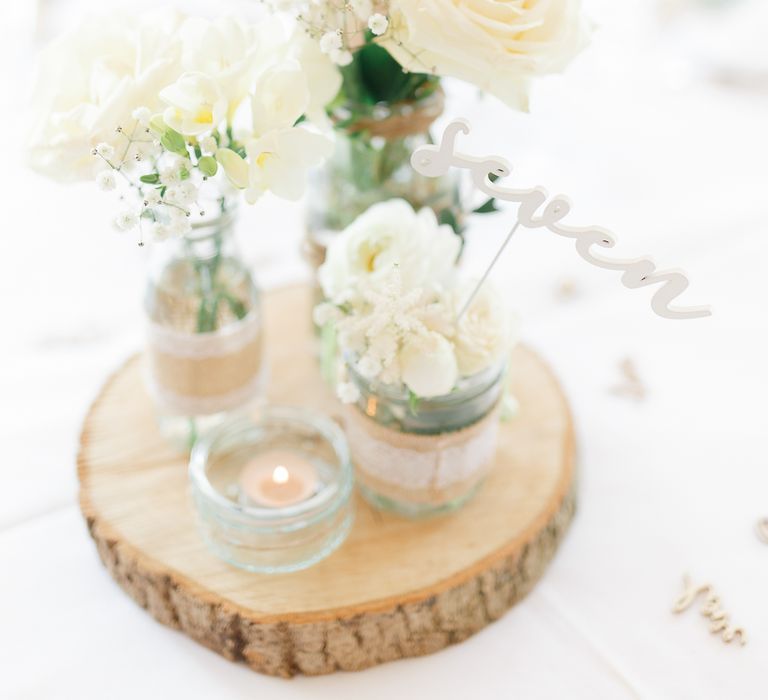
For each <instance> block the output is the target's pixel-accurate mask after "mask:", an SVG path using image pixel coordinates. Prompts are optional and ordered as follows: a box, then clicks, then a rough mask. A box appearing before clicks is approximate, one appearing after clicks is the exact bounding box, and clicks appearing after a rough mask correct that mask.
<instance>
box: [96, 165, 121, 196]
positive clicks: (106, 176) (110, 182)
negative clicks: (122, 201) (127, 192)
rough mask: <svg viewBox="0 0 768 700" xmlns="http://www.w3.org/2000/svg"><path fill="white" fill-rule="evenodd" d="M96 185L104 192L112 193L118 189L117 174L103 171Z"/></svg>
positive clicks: (97, 178)
mask: <svg viewBox="0 0 768 700" xmlns="http://www.w3.org/2000/svg"><path fill="white" fill-rule="evenodd" d="M96 185H97V187H98V188H99V189H100V190H102V191H104V192H111V191H112V190H114V189H115V188H116V187H117V180H116V179H115V174H114V173H113V172H112V171H111V170H102V171H101V172H100V173H99V174H98V175H97V176H96Z"/></svg>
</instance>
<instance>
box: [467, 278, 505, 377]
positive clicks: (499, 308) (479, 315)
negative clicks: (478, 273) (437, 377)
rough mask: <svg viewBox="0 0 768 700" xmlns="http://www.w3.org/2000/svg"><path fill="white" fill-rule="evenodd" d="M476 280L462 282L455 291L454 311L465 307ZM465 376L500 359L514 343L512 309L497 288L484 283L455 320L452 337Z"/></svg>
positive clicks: (479, 370)
mask: <svg viewBox="0 0 768 700" xmlns="http://www.w3.org/2000/svg"><path fill="white" fill-rule="evenodd" d="M475 284H476V283H472V284H466V285H463V286H462V288H460V289H459V290H458V292H457V293H456V294H455V295H454V298H455V313H456V314H458V313H459V311H461V309H462V308H463V307H464V304H465V303H466V300H467V298H468V296H469V294H470V293H471V291H472V290H473V289H474V288H475ZM453 341H454V345H455V348H456V359H457V361H458V366H459V372H460V374H461V375H462V376H465V377H466V376H470V375H472V374H476V373H477V372H481V371H482V370H484V369H487V368H488V367H490V366H491V365H494V364H497V363H499V362H501V360H502V358H503V356H504V355H505V354H506V353H508V352H509V350H510V349H511V347H512V329H511V319H510V317H509V311H508V310H507V306H506V304H505V303H504V300H503V299H502V298H501V296H500V295H499V294H498V292H497V291H496V290H495V289H494V288H493V287H491V286H490V285H489V284H488V283H486V284H485V285H483V286H482V287H481V288H480V290H479V291H478V293H477V295H476V296H475V298H474V299H473V300H472V302H471V303H470V305H469V308H468V309H467V310H466V311H465V312H464V313H463V314H462V316H461V318H460V319H459V320H458V323H457V324H456V331H455V334H454V337H453Z"/></svg>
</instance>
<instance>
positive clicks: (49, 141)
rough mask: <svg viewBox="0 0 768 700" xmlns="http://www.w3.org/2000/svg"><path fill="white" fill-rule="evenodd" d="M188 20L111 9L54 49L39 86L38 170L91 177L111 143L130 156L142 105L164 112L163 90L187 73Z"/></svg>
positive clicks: (33, 142) (35, 105)
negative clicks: (182, 38) (129, 135)
mask: <svg viewBox="0 0 768 700" xmlns="http://www.w3.org/2000/svg"><path fill="white" fill-rule="evenodd" d="M180 21H181V17H180V16H179V15H178V14H176V13H174V12H169V11H163V12H154V13H150V14H148V15H144V16H142V17H140V18H138V17H137V16H136V13H135V12H134V13H130V14H124V13H115V12H111V13H110V14H108V15H105V16H96V17H91V18H89V19H86V20H85V21H84V22H83V23H82V24H81V25H80V26H79V27H77V28H76V29H75V30H73V31H71V32H69V33H67V34H64V35H63V36H61V37H60V38H59V39H57V40H56V41H54V42H53V43H52V44H51V45H50V46H49V47H47V48H46V49H45V50H44V51H43V52H42V54H41V56H40V63H39V66H38V70H37V75H36V78H35V81H34V85H33V95H32V115H31V116H32V128H31V130H30V133H29V135H28V140H27V148H28V157H29V162H30V165H31V166H32V167H33V168H34V169H36V170H37V171H39V172H42V173H43V174H45V175H48V176H50V177H53V178H55V179H57V180H61V181H72V180H86V179H89V178H92V177H94V176H95V174H96V173H97V172H98V171H99V170H101V169H102V168H103V167H104V163H103V161H102V160H101V159H100V158H97V157H94V156H93V155H91V150H92V148H93V147H94V146H95V145H96V144H98V143H101V142H103V143H107V144H109V145H111V146H112V147H113V148H114V149H115V151H116V152H117V153H118V154H120V155H121V156H122V153H123V151H124V150H125V146H126V138H125V136H124V135H121V134H117V133H116V132H115V128H116V127H118V126H121V127H123V129H125V130H126V131H128V132H130V131H131V130H132V129H133V127H134V124H135V122H136V119H135V118H134V117H133V116H132V113H133V111H134V110H135V109H136V108H137V107H142V106H143V107H147V108H148V109H150V110H152V111H154V112H158V111H160V109H161V107H162V103H161V102H160V99H159V97H158V94H159V92H160V90H161V89H162V88H163V87H165V86H166V85H168V84H169V83H172V82H173V81H174V80H175V79H176V78H177V77H178V75H179V59H180V45H179V42H178V39H177V37H176V30H177V28H178V26H179V24H180Z"/></svg>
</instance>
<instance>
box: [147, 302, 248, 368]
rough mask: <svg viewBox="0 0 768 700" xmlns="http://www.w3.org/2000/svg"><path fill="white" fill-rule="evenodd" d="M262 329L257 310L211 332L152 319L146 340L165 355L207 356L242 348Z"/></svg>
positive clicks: (225, 353)
mask: <svg viewBox="0 0 768 700" xmlns="http://www.w3.org/2000/svg"><path fill="white" fill-rule="evenodd" d="M260 330H261V320H260V318H259V314H258V313H255V312H252V313H249V314H248V315H247V316H245V317H244V318H242V319H240V320H239V321H237V322H236V323H230V324H228V325H226V326H224V328H220V329H219V330H217V331H213V332H211V333H184V332H182V331H177V330H175V329H173V328H168V327H167V326H163V325H160V324H159V323H154V322H152V321H150V322H149V324H148V327H147V340H148V342H149V344H150V345H151V346H152V347H153V348H155V349H156V350H157V351H158V352H162V353H165V354H166V355H174V356H175V357H186V358H193V359H198V358H199V359H204V358H208V357H220V356H222V355H231V354H233V353H236V352H239V351H240V350H242V349H243V348H244V347H245V346H246V345H248V343H250V342H252V341H253V340H254V338H256V336H257V335H258V334H259V331H260Z"/></svg>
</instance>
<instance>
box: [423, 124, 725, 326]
mask: <svg viewBox="0 0 768 700" xmlns="http://www.w3.org/2000/svg"><path fill="white" fill-rule="evenodd" d="M459 132H462V133H464V134H468V133H469V132H470V126H469V123H468V122H467V121H466V120H464V119H457V120H455V121H452V122H451V123H450V124H449V125H448V126H447V127H446V129H445V131H444V132H443V138H442V141H441V142H440V145H439V146H435V145H427V146H421V147H419V148H417V149H416V150H415V151H414V152H413V154H412V155H411V165H412V166H413V168H414V169H415V170H416V171H417V172H419V173H421V174H422V175H425V176H427V177H440V176H441V175H445V173H447V172H448V169H449V168H451V167H452V166H453V167H457V168H464V169H466V170H469V172H470V173H471V175H472V181H473V182H474V184H475V186H476V187H477V188H478V189H479V190H480V191H482V192H485V194H487V195H489V196H490V197H496V198H497V199H501V200H504V201H507V202H515V203H517V204H519V205H520V207H519V209H518V212H517V219H518V222H517V224H516V226H517V225H522V226H525V227H527V228H546V229H548V230H549V231H551V232H552V233H556V234H557V235H558V236H565V237H566V238H573V239H575V241H576V252H577V253H578V254H579V255H580V256H581V257H582V258H584V260H586V261H587V262H589V263H592V264H593V265H597V266H598V267H602V268H605V269H606V270H618V271H621V272H623V273H624V274H623V275H622V277H621V281H622V283H623V284H624V286H625V287H628V288H629V289H637V288H638V287H646V286H648V285H651V284H661V285H662V286H661V288H660V289H658V290H656V293H655V294H654V295H653V298H652V299H651V308H652V309H653V310H654V312H655V313H657V314H658V315H659V316H663V317H664V318H674V319H682V318H701V317H703V316H709V315H711V313H712V311H711V309H710V307H709V306H687V307H676V306H670V304H671V302H672V300H673V299H675V298H676V297H678V296H679V295H680V294H682V293H683V292H684V291H685V290H686V289H687V288H688V278H687V277H686V276H685V274H684V273H683V272H682V271H680V270H657V269H656V265H655V264H654V263H653V261H652V260H651V259H650V258H637V259H635V260H612V259H609V258H604V257H602V256H600V255H597V254H596V253H593V252H592V248H593V246H599V247H601V248H613V246H614V245H616V239H615V238H614V236H613V234H612V233H611V232H610V231H608V230H607V229H604V228H601V227H599V226H585V227H576V226H566V225H564V224H563V223H561V222H562V220H563V219H564V218H565V217H566V216H567V215H568V213H569V212H570V211H571V203H570V200H569V199H568V198H567V197H565V196H564V195H560V194H558V195H555V196H554V197H552V198H551V199H550V200H549V201H548V202H547V199H548V194H547V190H545V189H544V188H543V187H533V188H531V189H523V190H517V189H512V188H510V187H503V186H501V185H500V184H498V183H494V182H492V181H491V176H493V177H494V178H502V177H506V176H507V175H509V174H510V173H511V172H512V166H511V165H510V164H509V163H508V161H506V160H505V159H504V158H501V157H499V156H485V157H482V158H478V157H475V156H469V155H466V154H464V153H458V152H457V151H456V149H455V144H456V136H457V135H458V133H459ZM545 203H546V205H545ZM542 206H544V209H543V210H542V211H541V213H538V215H537V212H539V209H540V208H541V207H542ZM513 230H514V229H513ZM505 245H506V241H505ZM497 257H498V256H497ZM495 262H496V258H494V261H493V263H491V265H493V264H494V263H495Z"/></svg>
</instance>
